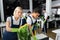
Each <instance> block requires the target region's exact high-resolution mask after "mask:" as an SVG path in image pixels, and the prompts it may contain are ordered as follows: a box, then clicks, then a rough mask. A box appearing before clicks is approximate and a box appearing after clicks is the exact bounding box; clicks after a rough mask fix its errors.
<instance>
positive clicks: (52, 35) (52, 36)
mask: <svg viewBox="0 0 60 40" xmlns="http://www.w3.org/2000/svg"><path fill="white" fill-rule="evenodd" d="M52 30H55V28H52V29H48V32H47V35H48V37H51V38H53V39H54V40H55V37H56V34H55V33H53V32H52Z"/></svg>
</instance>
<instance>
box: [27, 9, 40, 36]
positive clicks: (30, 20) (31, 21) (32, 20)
mask: <svg viewBox="0 0 60 40" xmlns="http://www.w3.org/2000/svg"><path fill="white" fill-rule="evenodd" d="M39 15H40V13H39V9H37V8H36V9H34V10H33V12H32V13H31V14H30V15H29V16H28V17H27V24H28V25H29V30H31V29H32V27H33V29H32V31H33V32H32V36H33V35H35V30H36V26H35V24H36V21H37V18H38V16H39ZM33 25H34V26H33Z"/></svg>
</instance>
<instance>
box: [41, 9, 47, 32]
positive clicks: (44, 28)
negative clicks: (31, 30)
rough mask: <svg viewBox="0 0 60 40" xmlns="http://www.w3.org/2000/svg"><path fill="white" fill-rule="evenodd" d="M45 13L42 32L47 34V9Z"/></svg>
mask: <svg viewBox="0 0 60 40" xmlns="http://www.w3.org/2000/svg"><path fill="white" fill-rule="evenodd" d="M43 13H44V18H43V19H44V20H43V21H44V27H43V29H42V31H43V32H45V33H47V19H48V15H47V13H46V9H45V8H44V9H43Z"/></svg>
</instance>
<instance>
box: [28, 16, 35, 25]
mask: <svg viewBox="0 0 60 40" xmlns="http://www.w3.org/2000/svg"><path fill="white" fill-rule="evenodd" d="M30 16H31V18H32V21H33V23H35V22H36V19H34V18H33V17H32V15H30ZM31 18H30V17H27V24H30V25H31V24H32V21H31Z"/></svg>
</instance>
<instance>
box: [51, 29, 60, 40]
mask: <svg viewBox="0 0 60 40" xmlns="http://www.w3.org/2000/svg"><path fill="white" fill-rule="evenodd" d="M52 32H53V33H56V39H55V40H60V29H56V30H53V31H52Z"/></svg>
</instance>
